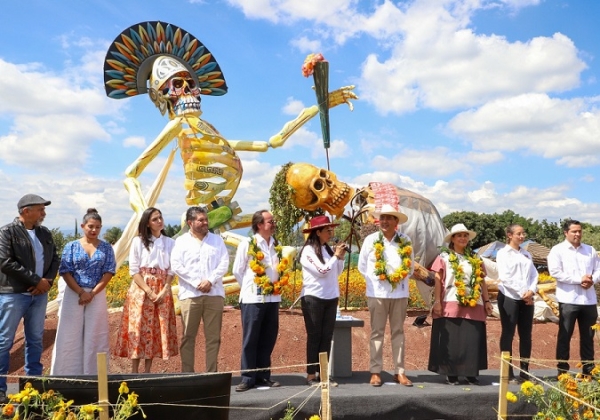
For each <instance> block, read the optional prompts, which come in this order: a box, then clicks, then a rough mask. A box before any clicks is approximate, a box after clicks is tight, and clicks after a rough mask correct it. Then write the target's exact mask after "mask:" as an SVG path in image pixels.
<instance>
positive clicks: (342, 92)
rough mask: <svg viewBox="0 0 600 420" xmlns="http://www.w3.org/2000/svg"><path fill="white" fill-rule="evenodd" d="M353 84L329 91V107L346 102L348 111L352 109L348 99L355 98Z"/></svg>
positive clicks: (356, 97)
mask: <svg viewBox="0 0 600 420" xmlns="http://www.w3.org/2000/svg"><path fill="white" fill-rule="evenodd" d="M354 87H355V86H354V85H350V86H344V87H341V88H339V89H336V90H334V91H333V92H329V108H333V107H334V106H338V105H341V104H348V107H349V108H350V111H352V110H353V109H354V105H352V102H350V99H354V100H357V99H358V96H356V93H354Z"/></svg>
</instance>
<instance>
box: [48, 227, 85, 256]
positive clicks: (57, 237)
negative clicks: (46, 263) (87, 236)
mask: <svg viewBox="0 0 600 420" xmlns="http://www.w3.org/2000/svg"><path fill="white" fill-rule="evenodd" d="M50 233H51V234H52V239H53V240H54V244H55V245H56V250H57V252H58V255H62V252H63V249H65V245H66V244H67V243H69V242H71V241H74V240H76V239H79V238H80V237H81V236H80V235H79V234H78V233H77V232H75V233H71V234H68V235H65V234H64V233H63V232H62V231H61V230H60V228H54V229H50Z"/></svg>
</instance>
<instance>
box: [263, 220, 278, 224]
mask: <svg viewBox="0 0 600 420" xmlns="http://www.w3.org/2000/svg"><path fill="white" fill-rule="evenodd" d="M265 223H268V224H270V225H276V224H277V221H275V220H267V221H265Z"/></svg>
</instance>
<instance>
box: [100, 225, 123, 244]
mask: <svg viewBox="0 0 600 420" xmlns="http://www.w3.org/2000/svg"><path fill="white" fill-rule="evenodd" d="M122 234H123V229H121V228H120V227H118V226H113V227H111V228H110V229H107V230H106V232H104V240H105V241H106V242H108V243H109V244H111V245H114V244H116V243H117V241H118V240H119V238H120V237H121V235H122Z"/></svg>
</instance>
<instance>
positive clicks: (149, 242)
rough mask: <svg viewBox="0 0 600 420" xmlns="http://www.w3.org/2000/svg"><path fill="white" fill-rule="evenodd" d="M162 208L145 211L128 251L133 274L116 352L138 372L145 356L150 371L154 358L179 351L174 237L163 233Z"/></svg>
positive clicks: (171, 354) (146, 370)
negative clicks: (174, 280)
mask: <svg viewBox="0 0 600 420" xmlns="http://www.w3.org/2000/svg"><path fill="white" fill-rule="evenodd" d="M163 228H164V220H163V217H162V213H161V211H160V210H158V209H157V208H154V207H150V208H148V209H146V210H145V211H144V213H143V214H142V217H141V219H140V223H139V226H138V236H136V237H135V238H134V239H133V241H132V243H131V249H130V251H129V273H130V274H131V276H132V277H133V281H132V282H131V286H130V287H129V291H128V292H127V298H126V299H125V303H124V304H123V317H122V320H121V329H120V332H119V337H118V341H117V346H116V348H115V351H114V354H115V355H116V356H120V357H128V358H130V359H131V372H132V373H138V372H139V364H140V360H141V359H144V360H145V362H144V363H145V372H146V373H148V372H150V369H151V367H152V359H153V358H155V357H160V358H162V359H168V358H169V357H171V356H175V355H177V354H178V353H179V346H178V344H177V326H176V320H175V308H174V306H173V296H172V294H171V281H172V280H173V272H172V271H171V263H170V256H171V251H172V249H173V245H174V244H175V241H174V240H173V239H171V238H169V237H167V236H165V234H164V230H163Z"/></svg>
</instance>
